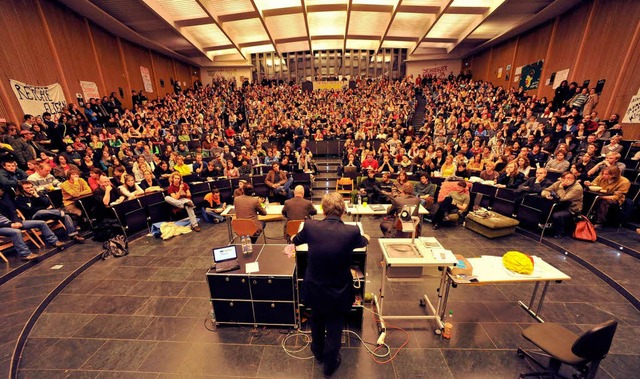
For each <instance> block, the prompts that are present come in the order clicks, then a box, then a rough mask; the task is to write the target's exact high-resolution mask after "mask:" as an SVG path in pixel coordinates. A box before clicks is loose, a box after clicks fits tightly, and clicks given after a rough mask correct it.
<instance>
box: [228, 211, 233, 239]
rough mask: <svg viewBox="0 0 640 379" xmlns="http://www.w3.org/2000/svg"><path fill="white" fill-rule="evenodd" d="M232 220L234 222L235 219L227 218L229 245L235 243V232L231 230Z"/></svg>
mask: <svg viewBox="0 0 640 379" xmlns="http://www.w3.org/2000/svg"><path fill="white" fill-rule="evenodd" d="M231 220H233V217H229V216H227V233H229V243H231V242H232V241H233V230H232V229H231Z"/></svg>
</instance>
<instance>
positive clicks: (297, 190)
mask: <svg viewBox="0 0 640 379" xmlns="http://www.w3.org/2000/svg"><path fill="white" fill-rule="evenodd" d="M293 195H294V196H297V197H304V187H303V186H301V185H297V186H296V188H294V189H293Z"/></svg>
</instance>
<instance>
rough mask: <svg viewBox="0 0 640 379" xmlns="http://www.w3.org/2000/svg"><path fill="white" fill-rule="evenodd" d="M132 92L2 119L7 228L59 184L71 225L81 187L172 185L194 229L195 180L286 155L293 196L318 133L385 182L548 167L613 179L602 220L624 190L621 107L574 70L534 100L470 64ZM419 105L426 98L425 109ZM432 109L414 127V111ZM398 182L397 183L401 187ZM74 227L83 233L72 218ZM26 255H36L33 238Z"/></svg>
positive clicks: (491, 179) (310, 162)
mask: <svg viewBox="0 0 640 379" xmlns="http://www.w3.org/2000/svg"><path fill="white" fill-rule="evenodd" d="M265 84H266V85H265ZM131 101H132V104H133V105H132V106H131V107H124V106H123V104H122V99H120V98H118V96H117V95H116V93H111V95H110V96H104V97H103V98H101V99H89V100H88V101H87V102H86V104H84V105H83V106H82V107H79V106H77V105H75V104H71V105H70V106H69V107H68V108H67V109H65V110H64V111H63V112H62V113H60V114H50V113H47V112H45V113H43V114H42V115H24V120H22V123H21V124H16V123H13V122H9V123H7V124H6V125H5V126H3V127H2V129H1V130H0V135H1V136H0V137H1V142H2V143H1V144H0V153H1V154H2V155H3V164H2V168H1V169H0V187H1V188H2V189H3V191H4V194H3V196H2V198H3V202H6V203H7V204H8V205H7V206H5V207H2V208H1V209H0V211H1V212H2V217H0V222H2V221H4V220H6V222H5V223H4V224H1V225H0V235H7V236H8V235H9V234H7V233H3V232H2V231H3V230H5V229H11V228H13V229H20V228H22V227H23V226H24V224H25V223H24V222H22V223H20V222H19V221H20V219H19V216H22V217H27V218H32V217H33V216H34V214H35V215H38V213H36V212H33V211H30V210H26V209H24V207H22V206H20V202H19V201H18V202H17V201H16V199H17V198H19V197H20V196H25V195H26V194H28V193H35V195H37V194H38V193H43V194H46V193H48V192H50V191H54V190H57V189H60V190H61V191H62V199H63V205H62V207H61V208H60V209H57V211H58V212H59V213H58V214H53V212H40V219H50V218H51V217H57V219H61V220H63V221H64V222H65V224H69V223H71V220H69V219H68V217H69V216H70V217H72V218H73V219H74V221H75V222H79V221H80V219H81V217H82V210H81V209H79V208H78V207H77V205H76V200H77V199H78V198H82V197H86V196H94V197H95V198H96V199H97V200H98V204H101V205H103V206H104V207H105V208H108V207H110V206H113V205H115V204H118V203H120V202H123V201H126V200H128V199H134V198H136V197H137V196H142V195H144V194H146V193H147V192H148V191H153V190H162V188H169V191H168V195H169V196H168V198H167V202H169V203H170V204H172V205H173V206H176V207H184V208H185V209H187V210H188V215H189V218H190V219H192V227H193V229H194V230H195V231H199V230H200V228H199V226H198V225H197V224H195V221H193V220H194V218H195V216H194V213H193V208H194V207H197V206H198V205H197V204H193V203H192V202H191V201H190V200H189V198H190V196H188V195H189V187H188V181H190V180H207V179H211V178H218V177H226V178H240V177H247V176H250V175H252V174H253V173H254V172H256V171H255V170H256V168H258V167H261V166H266V167H267V170H269V169H271V167H272V165H273V164H274V163H277V164H278V165H277V166H278V169H282V170H283V171H284V172H285V175H281V173H280V172H277V171H276V172H275V173H271V172H270V174H269V175H278V177H276V178H273V176H272V179H271V180H272V181H274V180H275V181H274V182H273V183H272V184H273V186H272V189H274V190H275V193H276V194H281V195H283V196H285V197H291V196H292V189H290V188H289V186H290V185H291V183H288V186H287V181H288V179H287V175H286V172H309V173H312V174H316V171H317V169H316V166H315V164H314V160H315V157H314V155H313V154H312V151H311V149H310V148H309V143H310V141H323V140H336V139H339V140H343V141H344V143H343V144H342V146H344V150H343V151H342V152H341V159H342V163H341V165H340V167H339V169H338V175H343V174H345V173H347V172H356V173H361V174H362V176H366V175H367V172H373V174H374V175H378V174H384V176H385V179H384V180H383V181H382V183H383V185H384V183H385V182H386V181H388V180H390V179H389V176H390V175H389V174H397V173H402V172H404V173H410V174H413V175H417V177H418V178H419V177H421V176H424V177H426V181H428V179H429V178H430V177H443V178H452V179H471V180H482V181H483V182H484V183H492V184H495V185H496V186H499V187H506V188H512V189H514V190H521V191H522V190H523V188H524V190H528V189H529V188H530V187H531V186H532V185H533V186H534V187H535V188H536V189H537V190H536V191H537V193H540V192H542V190H543V189H544V188H541V187H542V186H541V185H540V183H541V182H542V180H544V179H545V177H546V176H547V174H548V175H549V176H553V175H555V176H553V178H554V179H556V178H558V177H559V176H561V175H566V173H569V175H571V177H573V178H574V180H575V181H577V182H578V183H582V186H585V187H588V186H597V187H599V188H600V189H602V188H604V189H606V190H610V192H607V193H606V196H602V197H601V201H602V202H603V203H601V204H598V206H597V207H596V208H595V209H596V213H597V214H596V217H595V222H596V224H601V223H602V222H604V221H605V218H606V214H607V212H608V209H609V205H611V204H614V203H618V204H622V202H624V199H625V198H624V196H625V194H626V193H627V191H628V190H629V184H630V183H629V180H628V179H627V178H625V177H624V176H623V173H624V171H625V169H626V167H625V165H624V164H623V163H622V162H621V158H622V157H621V152H623V145H622V144H621V140H622V134H623V131H622V129H621V127H620V124H619V116H618V115H617V114H612V115H611V116H610V117H609V118H601V117H600V115H599V113H598V110H597V105H598V94H597V93H596V91H595V90H594V89H588V88H581V87H580V86H578V85H577V84H576V83H570V84H569V83H567V82H566V81H565V82H563V83H562V84H561V85H560V86H559V87H558V88H557V89H556V90H555V95H554V97H553V98H552V99H547V98H545V97H542V98H540V99H538V98H537V97H536V96H528V95H527V94H526V93H525V92H524V91H522V90H515V89H505V88H503V87H497V86H494V85H492V84H491V83H488V82H484V81H476V80H473V79H472V78H471V77H470V75H463V74H461V75H459V76H458V77H454V76H453V75H450V76H449V77H448V78H435V77H431V76H426V77H421V76H418V77H417V78H414V77H412V76H409V77H406V78H404V79H403V80H397V81H390V80H386V79H374V80H372V79H357V80H356V85H355V88H349V89H347V88H345V89H344V90H339V91H337V90H322V91H311V92H308V91H304V90H303V89H302V86H301V85H299V84H278V83H276V82H268V81H267V82H266V83H262V84H258V83H254V84H250V83H249V82H245V83H243V84H242V85H236V83H235V81H233V80H224V79H214V80H213V83H212V84H207V85H204V86H203V85H202V84H201V83H200V82H199V81H196V82H195V84H194V86H193V88H189V89H185V90H182V89H181V88H176V89H175V91H174V93H170V94H167V95H165V96H163V97H159V98H156V99H148V98H147V97H146V96H145V95H144V93H142V92H136V91H133V92H132V98H131ZM418 104H426V105H425V106H424V108H423V109H417V107H418ZM416 111H419V112H416ZM423 112H424V119H420V120H419V121H420V122H418V123H417V125H418V126H414V125H416V123H415V122H413V121H415V120H414V119H415V115H416V114H419V115H421V114H422V113H423ZM634 158H635V159H637V158H638V156H637V154H636V157H634ZM272 171H273V170H272ZM542 174H544V176H543V175H542ZM394 176H395V175H394ZM400 176H402V175H400ZM405 176H406V175H405ZM538 176H539V177H541V179H540V180H539V181H536V180H535V179H536V178H538ZM372 177H373V176H372ZM530 178H531V179H533V181H531V180H529V179H530ZM183 179H186V180H184V181H183ZM400 181H401V183H400V185H399V186H396V187H397V190H398V191H397V192H400V193H402V191H403V184H404V183H402V179H400ZM426 181H425V182H426ZM527 183H528V185H525V184H527ZM552 183H553V181H550V182H545V185H544V187H545V188H546V187H548V186H550V185H551V184H552ZM369 185H373V184H372V183H370V182H369ZM285 186H286V187H285ZM405 187H406V186H405ZM597 187H594V188H596V189H597ZM34 188H35V190H34ZM387 189H388V190H389V191H380V192H379V193H376V194H375V195H379V196H376V198H377V201H379V202H384V201H385V200H388V199H389V196H394V191H393V187H391V188H387ZM369 190H371V189H370V188H369ZM372 191H373V190H372ZM365 192H367V191H365ZM370 194H371V195H374V193H373V192H370ZM553 194H556V193H555V192H554V193H553ZM553 194H552V195H553ZM422 195H424V194H422ZM26 196H28V195H26ZM217 196H219V194H218V195H217ZM372 197H373V196H372ZM209 200H210V199H209ZM423 200H424V199H423ZM218 202H219V201H218ZM12 207H13V208H12ZM42 208H43V209H41V210H40V211H43V210H51V209H53V206H52V204H44V205H42ZM16 209H17V210H18V211H20V212H18V213H19V214H16ZM102 211H104V209H103V210H102ZM98 213H99V212H98ZM65 217H66V218H65ZM34 219H35V218H34ZM214 219H215V220H217V221H220V219H219V218H215V217H214ZM23 221H24V220H23ZM18 224H19V225H20V226H19V227H18ZM38 227H41V225H40V224H38ZM45 227H46V226H45ZM70 230H71V231H70ZM67 232H69V235H70V236H71V237H72V238H75V239H76V240H77V241H81V239H82V238H81V237H79V236H78V234H77V231H76V230H75V228H67ZM47 235H48V234H47ZM11 236H12V238H14V237H15V236H14V235H11ZM16 238H17V237H16ZM50 241H51V242H54V241H53V239H50ZM18 250H20V249H18ZM19 253H20V255H21V256H23V257H24V258H29V259H32V258H34V255H35V254H31V253H30V252H28V251H27V250H25V249H24V248H22V249H21V250H20V251H19Z"/></svg>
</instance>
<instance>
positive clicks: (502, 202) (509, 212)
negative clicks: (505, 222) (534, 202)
mask: <svg viewBox="0 0 640 379" xmlns="http://www.w3.org/2000/svg"><path fill="white" fill-rule="evenodd" d="M515 199H516V193H515V192H514V191H513V190H512V189H509V188H498V191H496V197H495V198H494V199H493V204H492V206H491V210H492V211H494V212H497V213H500V214H501V215H503V216H507V217H513V214H514V212H515V208H516V203H515Z"/></svg>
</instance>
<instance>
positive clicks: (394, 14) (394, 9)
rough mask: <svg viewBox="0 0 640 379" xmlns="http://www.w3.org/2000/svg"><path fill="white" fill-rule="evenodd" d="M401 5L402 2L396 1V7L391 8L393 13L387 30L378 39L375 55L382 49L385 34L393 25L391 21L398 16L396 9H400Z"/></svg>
mask: <svg viewBox="0 0 640 379" xmlns="http://www.w3.org/2000/svg"><path fill="white" fill-rule="evenodd" d="M401 5H402V0H398V2H397V3H396V5H394V6H393V11H392V12H391V18H390V19H389V23H388V24H387V28H386V29H385V30H384V33H382V36H381V37H380V43H379V44H378V48H377V49H376V53H377V52H378V51H380V49H381V48H382V44H383V43H384V40H385V39H386V38H387V34H388V33H389V30H390V29H391V24H393V20H395V18H396V15H397V14H398V9H399V8H400V6H401Z"/></svg>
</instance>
